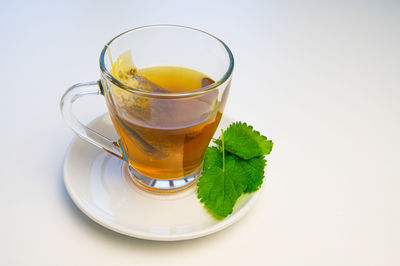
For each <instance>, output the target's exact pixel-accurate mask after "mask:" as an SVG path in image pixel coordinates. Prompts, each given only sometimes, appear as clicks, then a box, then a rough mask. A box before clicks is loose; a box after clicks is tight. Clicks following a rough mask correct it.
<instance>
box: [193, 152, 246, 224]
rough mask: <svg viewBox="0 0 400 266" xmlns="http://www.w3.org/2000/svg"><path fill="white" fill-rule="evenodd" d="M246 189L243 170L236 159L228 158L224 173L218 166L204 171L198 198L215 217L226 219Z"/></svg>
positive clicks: (200, 180)
mask: <svg viewBox="0 0 400 266" xmlns="http://www.w3.org/2000/svg"><path fill="white" fill-rule="evenodd" d="M245 188H246V180H245V175H243V170H242V168H241V167H240V166H239V165H238V164H237V163H236V162H235V159H234V158H226V161H225V170H224V171H222V168H220V167H217V166H214V167H210V168H208V169H206V170H203V172H202V175H201V178H200V179H199V183H198V191H197V197H198V198H199V199H200V202H202V203H204V205H205V206H206V207H207V208H208V209H209V210H210V211H211V212H213V213H214V214H215V215H217V216H219V217H226V216H228V215H229V214H231V213H232V211H233V207H234V206H235V203H236V201H237V199H238V198H239V197H240V196H241V195H242V193H243V191H244V190H245Z"/></svg>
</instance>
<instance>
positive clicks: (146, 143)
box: [111, 50, 174, 159]
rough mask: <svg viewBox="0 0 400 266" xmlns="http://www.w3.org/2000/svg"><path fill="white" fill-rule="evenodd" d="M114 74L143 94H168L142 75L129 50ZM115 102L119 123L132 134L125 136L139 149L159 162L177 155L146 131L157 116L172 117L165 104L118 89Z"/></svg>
mask: <svg viewBox="0 0 400 266" xmlns="http://www.w3.org/2000/svg"><path fill="white" fill-rule="evenodd" d="M111 74H112V75H113V76H114V77H115V78H117V79H118V80H119V81H121V82H122V83H124V84H126V85H128V86H131V87H134V88H137V89H140V90H145V91H152V92H168V91H167V90H166V89H164V88H162V87H160V86H158V85H157V84H155V83H154V82H152V81H150V80H149V79H147V78H146V77H144V76H141V75H138V71H137V69H136V67H135V65H134V64H133V62H132V57H131V53H130V51H129V50H128V51H126V52H124V53H123V54H121V55H120V56H119V57H118V59H117V61H115V62H114V64H113V67H112V70H111ZM112 98H113V99H114V101H115V104H116V106H115V108H116V110H117V112H118V115H117V117H116V119H118V123H120V124H121V125H122V126H123V127H124V128H125V130H128V131H129V132H125V133H127V134H130V135H131V137H130V139H131V141H133V142H134V143H135V145H136V147H138V148H139V149H140V150H141V151H142V152H144V153H146V154H148V155H149V156H153V157H155V158H157V159H162V158H165V157H168V156H169V155H170V153H172V152H174V150H171V148H172V147H173V145H168V141H164V142H160V141H157V139H155V137H156V136H154V134H152V131H151V130H149V129H146V128H147V127H143V124H144V125H146V124H148V125H149V126H150V124H152V123H151V122H153V123H154V122H155V121H154V118H155V115H154V114H157V113H158V114H164V115H166V114H168V111H169V110H168V109H169V108H168V107H167V106H166V105H165V103H164V102H162V103H161V104H160V101H155V100H154V99H152V98H151V97H147V96H145V95H141V94H135V93H131V92H129V91H126V90H124V89H122V88H119V87H116V86H115V87H113V88H112ZM158 122H159V121H158ZM156 123H157V122H156ZM147 131H149V132H147ZM161 144H162V146H161Z"/></svg>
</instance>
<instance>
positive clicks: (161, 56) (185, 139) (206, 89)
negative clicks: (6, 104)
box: [60, 25, 234, 193]
mask: <svg viewBox="0 0 400 266" xmlns="http://www.w3.org/2000/svg"><path fill="white" fill-rule="evenodd" d="M127 50H130V51H131V53H132V58H133V62H134V64H135V65H136V67H137V69H139V70H140V69H141V68H144V67H149V66H182V67H184V68H189V69H194V70H197V71H199V72H201V73H204V74H206V75H208V77H209V78H207V79H204V80H203V81H204V82H203V84H202V86H200V89H196V90H192V91H183V92H173V93H171V92H166V91H163V90H145V89H143V88H141V87H132V86H129V85H127V84H125V83H123V82H122V81H120V80H118V79H116V78H115V77H114V76H113V75H112V74H111V73H112V67H113V61H112V60H113V58H112V57H114V56H116V57H115V58H114V59H116V58H117V57H118V56H119V55H121V54H122V53H124V52H125V51H127ZM233 65H234V61H233V56H232V53H231V51H230V50H229V48H228V46H227V45H226V44H225V43H223V42H222V41H221V40H219V39H218V38H216V37H214V36H213V35H211V34H208V33H206V32H204V31H201V30H197V29H194V28H189V27H184V26H176V25H151V26H144V27H140V28H135V29H131V30H128V31H126V32H124V33H122V34H120V35H118V36H116V37H115V38H113V39H112V40H111V41H110V42H108V43H107V45H105V46H104V48H103V50H102V51H101V54H100V70H101V79H100V80H98V81H93V82H87V83H79V84H76V85H73V86H72V87H70V88H69V89H68V90H67V91H66V92H65V94H64V96H63V97H62V99H61V103H60V105H61V112H62V115H63V118H64V120H65V122H66V123H67V124H68V125H69V126H70V127H71V128H72V130H73V131H74V132H75V133H76V134H77V135H78V136H79V137H81V138H82V139H84V140H86V141H88V142H90V143H92V144H94V145H96V146H98V147H100V148H102V149H104V150H105V151H107V152H109V153H111V154H113V155H115V156H117V157H119V158H120V159H122V160H124V161H126V163H127V164H128V169H129V171H128V172H129V174H130V176H131V179H132V180H133V181H134V183H136V184H137V185H138V186H139V187H141V188H143V189H145V190H148V191H152V192H158V193H163V192H167V193H170V192H176V191H180V190H183V189H185V188H188V187H189V186H191V185H192V184H194V183H195V182H196V180H197V178H198V176H199V174H200V172H201V168H202V162H203V159H204V154H205V151H206V149H207V146H208V144H209V142H210V140H211V138H212V136H213V135H214V133H215V130H216V128H217V126H218V124H219V122H220V119H221V116H222V113H223V110H224V107H225V103H226V100H227V97H228V93H229V88H230V83H231V77H232V71H233ZM175 78H179V76H178V77H175ZM86 95H103V96H104V98H105V101H106V104H107V107H108V111H109V114H110V117H111V120H112V122H113V124H114V127H115V129H116V131H117V133H118V136H119V137H120V139H119V140H116V141H114V140H110V139H108V138H107V137H105V136H103V135H102V134H101V133H100V132H96V131H94V130H92V129H90V128H88V127H86V126H85V125H83V124H82V123H80V122H79V121H78V119H77V118H76V117H75V116H74V114H73V113H72V103H73V102H74V101H75V100H76V99H78V98H79V97H82V96H86Z"/></svg>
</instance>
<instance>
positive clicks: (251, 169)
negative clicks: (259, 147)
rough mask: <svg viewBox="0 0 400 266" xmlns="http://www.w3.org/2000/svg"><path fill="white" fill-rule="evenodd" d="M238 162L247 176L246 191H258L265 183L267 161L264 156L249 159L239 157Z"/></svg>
mask: <svg viewBox="0 0 400 266" xmlns="http://www.w3.org/2000/svg"><path fill="white" fill-rule="evenodd" d="M237 162H238V164H239V165H240V167H241V168H242V170H243V172H244V173H245V174H246V177H247V187H246V189H245V190H244V193H251V192H254V191H257V190H258V189H259V188H260V187H261V185H262V183H263V179H264V169H265V165H266V163H267V161H266V160H265V159H264V157H256V158H253V159H250V160H248V161H245V160H240V159H238V160H237Z"/></svg>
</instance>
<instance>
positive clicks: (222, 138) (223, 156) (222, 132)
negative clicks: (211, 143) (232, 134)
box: [221, 129, 225, 172]
mask: <svg viewBox="0 0 400 266" xmlns="http://www.w3.org/2000/svg"><path fill="white" fill-rule="evenodd" d="M221 141H222V172H225V145H224V130H223V129H221Z"/></svg>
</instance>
